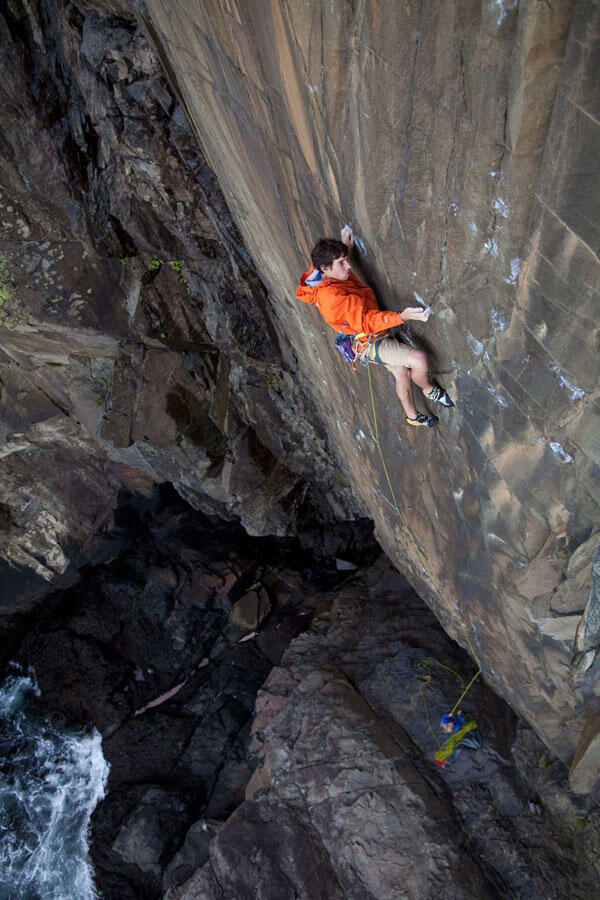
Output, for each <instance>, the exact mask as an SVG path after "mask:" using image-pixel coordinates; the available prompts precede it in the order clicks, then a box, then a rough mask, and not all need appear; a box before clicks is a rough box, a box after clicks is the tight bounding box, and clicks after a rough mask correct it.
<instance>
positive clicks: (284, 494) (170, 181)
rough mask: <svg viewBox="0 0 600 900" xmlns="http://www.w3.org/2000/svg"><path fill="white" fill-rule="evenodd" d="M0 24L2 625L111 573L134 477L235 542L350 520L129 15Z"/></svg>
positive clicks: (109, 9) (72, 13) (62, 10)
mask: <svg viewBox="0 0 600 900" xmlns="http://www.w3.org/2000/svg"><path fill="white" fill-rule="evenodd" d="M0 29H1V38H2V45H3V47H4V48H5V52H4V53H3V56H2V61H1V62H0V76H1V77H0V95H1V99H2V109H3V112H2V115H1V117H0V131H1V133H2V138H3V140H2V149H1V152H0V195H1V196H0V212H1V213H2V217H1V218H2V225H3V233H2V241H1V246H0V255H1V259H0V334H1V337H0V390H1V399H2V416H1V423H0V478H1V480H2V488H3V490H2V506H1V507H0V531H1V533H2V557H3V558H2V562H1V566H2V569H1V572H0V576H1V578H2V601H3V605H2V612H3V613H11V612H14V611H18V610H23V609H25V608H26V606H27V604H28V603H30V602H32V601H33V600H35V599H36V598H39V597H41V596H43V595H44V594H47V593H48V591H49V590H52V589H54V588H57V587H61V586H65V585H67V584H69V583H72V582H73V580H74V579H75V578H76V577H77V574H78V572H79V571H80V569H81V568H82V566H85V565H86V564H94V563H97V562H99V561H101V560H107V559H111V558H113V557H114V556H115V555H116V554H117V553H118V552H119V550H120V549H122V547H123V541H122V540H121V538H122V535H121V534H120V531H119V524H118V518H119V509H120V508H121V507H123V506H125V505H130V503H131V498H132V497H134V496H135V497H137V498H138V500H137V502H138V505H140V506H142V505H143V504H144V503H145V502H147V501H148V499H149V497H150V496H151V493H152V486H153V485H154V484H156V483H163V482H171V483H172V484H174V485H175V487H176V489H177V490H178V492H179V493H180V495H181V496H183V497H185V498H186V499H187V500H188V501H189V502H190V503H191V504H192V505H194V506H195V507H196V508H199V509H202V510H204V511H205V512H208V513H211V514H214V513H218V514H219V515H221V517H225V518H227V517H229V518H236V519H239V520H240V521H242V522H243V524H244V526H245V527H246V529H247V530H248V531H249V532H251V533H255V534H256V533H261V534H262V533H269V534H284V533H293V532H296V531H298V530H302V531H303V532H307V533H308V532H310V530H311V529H312V528H313V527H316V528H317V530H318V527H319V525H318V523H319V521H321V522H322V521H331V520H333V519H335V518H340V517H341V518H343V517H345V516H348V515H355V514H356V513H357V512H360V503H359V502H358V501H355V500H353V499H352V496H351V493H350V491H349V490H348V488H347V486H346V484H345V481H344V478H343V477H342V476H341V474H340V472H339V469H338V468H337V464H336V462H335V460H334V458H333V457H331V455H330V454H329V452H328V449H327V446H326V443H325V440H324V437H325V432H324V428H323V427H322V425H321V423H320V421H319V419H318V417H317V416H316V415H315V414H314V410H313V409H312V408H311V405H310V404H307V403H306V401H305V398H304V396H303V395H302V393H301V391H300V389H299V388H298V385H297V384H296V383H295V380H294V378H293V376H292V371H293V366H294V355H293V352H292V351H291V350H290V349H289V347H287V345H286V342H285V339H284V337H283V334H282V332H281V331H280V330H278V326H277V321H276V319H275V318H274V317H273V315H272V313H271V311H270V305H269V300H268V296H267V293H266V291H265V289H264V287H263V285H262V284H261V282H260V281H259V279H258V277H257V275H256V272H255V270H254V268H253V267H252V264H251V262H250V260H249V257H248V254H247V251H246V250H245V249H244V247H243V245H242V244H241V241H240V238H239V235H238V233H237V231H236V228H235V225H234V224H233V221H232V219H231V216H230V214H229V212H228V210H227V207H226V205H225V203H224V201H223V198H222V195H221V193H220V191H219V188H218V186H217V184H216V182H215V179H214V176H213V174H212V172H211V171H210V170H209V169H208V168H207V166H206V163H205V161H204V159H203V157H202V154H201V153H200V151H199V150H198V147H197V144H196V142H195V140H194V139H193V137H192V133H191V131H190V128H189V125H188V124H187V122H186V120H185V116H184V113H183V110H182V108H181V106H180V105H179V104H178V103H177V101H176V100H175V99H174V97H173V95H172V93H171V92H170V90H169V88H168V86H167V84H166V81H165V77H164V74H163V71H162V69H161V66H160V64H159V62H158V59H157V56H156V51H155V50H154V49H153V48H152V47H151V46H150V44H149V43H148V40H147V38H146V37H145V35H144V33H143V31H142V29H141V28H140V27H139V26H138V23H137V21H136V19H135V17H134V15H133V12H132V9H131V8H130V5H129V4H128V3H115V2H106V3H103V2H99V3H87V2H82V3H69V4H60V3H59V4H55V3H51V2H42V3H39V4H23V3H20V2H11V3H8V4H6V5H5V7H4V8H3V12H2V15H0ZM319 473H320V474H319ZM301 522H302V524H301Z"/></svg>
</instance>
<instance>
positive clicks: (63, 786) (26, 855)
mask: <svg viewBox="0 0 600 900" xmlns="http://www.w3.org/2000/svg"><path fill="white" fill-rule="evenodd" d="M37 696H39V691H38V689H37V685H36V683H35V678H34V677H33V675H32V674H30V675H27V676H25V675H15V676H11V677H9V678H8V679H7V680H6V681H5V682H4V684H3V685H2V687H1V688H0V721H1V723H2V729H1V734H0V832H4V834H2V840H1V841H0V896H2V897H7V898H13V897H14V898H17V897H18V898H25V897H28V898H29V897H31V898H34V897H36V898H37V897H40V898H41V897H43V898H44V900H73V898H77V900H92V898H95V897H96V896H97V894H96V891H95V888H94V881H93V872H92V867H91V864H90V861H89V858H88V830H89V823H90V817H91V815H92V812H93V811H94V809H95V808H96V806H97V804H98V802H99V801H100V800H101V799H102V797H103V796H104V790H105V785H106V780H107V778H108V764H107V762H106V760H105V759H104V756H103V755H102V745H101V738H100V735H99V734H98V732H96V731H93V732H92V733H90V734H75V733H72V732H67V731H64V730H62V729H59V728H58V727H57V726H56V725H54V724H53V723H52V722H51V721H49V720H48V719H47V718H46V717H44V716H43V715H42V713H41V712H40V711H39V709H36V708H35V707H36V706H39V703H38V704H35V699H36V697H37ZM32 701H33V702H32ZM4 823H7V826H8V827H7V826H6V825H4ZM5 829H6V830H5Z"/></svg>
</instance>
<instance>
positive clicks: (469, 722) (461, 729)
mask: <svg viewBox="0 0 600 900" xmlns="http://www.w3.org/2000/svg"><path fill="white" fill-rule="evenodd" d="M440 728H441V729H442V731H443V732H445V733H446V734H447V735H448V738H447V740H446V741H445V742H444V743H443V745H442V746H441V747H440V748H439V750H437V752H436V754H435V757H434V761H435V764H436V766H438V767H439V768H440V769H445V768H446V766H447V765H449V764H450V763H452V762H454V760H455V759H456V757H457V756H458V754H459V753H460V752H461V750H465V749H467V748H468V749H469V750H479V749H480V747H481V742H482V738H481V734H480V732H479V730H478V729H479V726H478V725H477V722H475V721H474V720H473V719H471V718H470V717H465V716H463V713H462V710H460V709H459V710H458V712H456V713H445V714H444V715H443V716H442V717H441V719H440Z"/></svg>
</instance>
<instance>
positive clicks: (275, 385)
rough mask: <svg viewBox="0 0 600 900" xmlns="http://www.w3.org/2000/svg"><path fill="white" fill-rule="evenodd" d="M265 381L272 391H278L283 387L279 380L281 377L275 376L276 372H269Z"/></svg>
mask: <svg viewBox="0 0 600 900" xmlns="http://www.w3.org/2000/svg"><path fill="white" fill-rule="evenodd" d="M265 381H266V383H267V387H268V388H269V390H271V391H278V390H279V389H280V387H281V381H280V380H279V376H278V375H276V374H275V372H267V373H266V375H265Z"/></svg>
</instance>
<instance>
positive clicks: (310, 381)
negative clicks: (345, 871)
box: [146, 0, 600, 788]
mask: <svg viewBox="0 0 600 900" xmlns="http://www.w3.org/2000/svg"><path fill="white" fill-rule="evenodd" d="M146 5H147V8H148V11H149V15H150V18H151V26H152V28H153V30H154V32H155V33H156V35H157V36H158V39H159V41H160V43H161V44H162V47H163V51H162V52H163V57H164V58H165V60H166V61H167V66H168V68H169V70H170V75H171V79H172V81H173V83H174V84H176V85H177V89H178V91H179V93H180V96H181V98H182V102H183V103H184V104H185V108H186V110H187V113H188V115H189V117H190V119H191V121H192V122H193V124H194V126H195V129H196V132H197V134H198V136H199V138H200V141H201V143H202V146H203V148H204V149H205V151H206V154H207V158H208V160H209V161H210V164H211V166H212V167H213V169H214V170H215V172H216V173H217V176H218V178H219V182H220V184H221V186H222V187H223V190H224V193H225V196H226V198H227V201H228V203H229V205H230V208H231V210H232V212H233V215H234V218H235V220H236V222H237V224H238V226H239V228H240V231H241V233H242V235H243V238H244V240H245V242H246V244H247V246H248V248H249V249H250V252H251V253H252V256H253V258H254V259H255V261H256V263H257V265H258V269H259V271H260V272H261V275H262V277H263V279H264V281H265V283H266V284H267V286H268V288H269V290H270V291H271V293H272V295H273V297H274V298H275V301H276V305H277V311H278V319H279V321H280V322H282V323H283V325H284V328H285V331H286V334H287V336H288V339H289V341H290V343H291V344H292V345H293V346H294V347H295V349H296V352H297V353H298V358H299V362H300V366H299V372H298V377H299V378H300V379H301V380H302V381H303V383H305V384H307V385H309V389H310V390H311V391H312V395H313V397H314V400H315V404H316V406H317V407H318V409H319V411H320V414H321V416H322V419H323V421H324V422H325V423H327V426H328V433H329V439H330V441H331V443H332V445H333V446H335V448H336V453H337V456H338V458H339V459H340V460H341V462H342V465H343V467H344V469H345V471H346V472H347V474H348V476H349V478H350V480H351V482H352V484H353V485H354V487H355V489H356V491H357V492H358V493H359V494H360V496H361V498H362V499H363V501H364V502H365V503H366V504H367V506H368V507H369V509H370V512H371V515H372V516H373V518H374V519H375V521H376V525H377V532H378V536H379V538H380V540H381V542H382V544H383V546H384V548H385V550H386V552H387V553H388V554H389V556H390V558H391V559H392V560H393V561H394V562H395V563H396V564H397V565H398V567H399V568H400V569H401V570H403V571H406V572H410V577H411V579H412V580H413V582H414V584H415V585H417V586H418V589H419V591H420V592H421V593H422V595H423V596H424V597H425V598H426V599H427V601H428V603H430V604H431V607H432V608H433V609H434V610H435V611H436V614H437V615H438V616H439V618H440V619H441V620H442V621H443V623H444V625H445V627H446V628H447V629H448V630H449V631H450V632H451V633H452V634H453V635H454V636H455V637H456V639H457V640H458V641H459V642H461V643H462V644H463V646H467V636H468V637H469V640H470V642H471V645H472V647H473V648H474V652H475V653H476V654H477V656H478V658H479V659H480V660H481V662H482V664H483V667H484V669H485V673H486V677H487V678H489V679H490V680H491V681H492V682H493V683H494V685H495V686H496V688H498V689H499V690H500V691H501V692H502V693H503V695H504V696H505V697H507V698H508V699H509V700H510V703H511V704H512V705H513V706H514V707H515V708H516V709H518V710H519V711H520V712H521V713H522V714H523V715H524V716H526V717H527V718H528V719H529V721H530V722H532V723H533V724H534V726H535V728H536V729H537V730H538V732H539V733H540V734H542V735H543V736H544V739H545V740H546V742H547V743H548V744H549V745H550V746H551V747H552V748H553V749H554V750H555V751H556V752H557V753H558V754H560V755H561V756H562V757H563V759H565V760H568V759H570V758H571V756H572V755H573V752H574V750H575V748H576V747H577V744H578V742H579V740H580V737H581V733H582V729H583V727H584V724H585V721H586V719H587V718H588V717H590V721H593V719H592V718H591V717H593V714H594V710H595V707H596V705H597V696H596V695H597V692H598V687H597V678H596V677H595V676H594V674H593V672H594V660H595V653H596V650H597V648H598V641H597V640H596V639H593V641H592V644H593V646H591V645H587V644H586V645H585V646H586V647H588V649H587V650H583V649H581V650H579V649H578V653H577V654H576V655H575V656H573V649H574V640H575V633H576V630H577V628H578V627H580V625H581V622H582V614H583V613H584V608H585V606H586V603H587V601H588V596H589V590H590V572H591V562H592V557H593V554H594V550H595V547H596V545H597V544H598V532H597V524H598V521H599V514H598V513H599V509H598V505H599V501H600V495H599V493H598V483H599V482H598V463H599V462H600V458H599V456H598V447H599V446H600V442H599V441H598V436H599V432H598V423H599V422H600V418H599V416H598V409H597V398H598V388H597V384H598V374H599V363H598V358H599V357H598V352H597V351H598V346H599V345H598V328H597V322H596V316H595V313H594V309H597V303H598V275H599V274H600V265H599V262H598V256H597V247H598V233H597V232H598V223H597V216H596V214H595V211H594V210H595V209H596V208H597V200H598V180H597V167H596V166H595V164H594V163H593V162H592V160H596V159H597V158H598V151H599V149H600V146H599V144H600V129H599V126H598V114H597V112H598V110H597V104H598V99H597V98H598V91H597V76H598V70H597V65H596V60H597V47H598V44H597V35H598V23H599V20H598V15H599V13H598V7H597V4H594V3H590V2H587V0H578V2H574V3H570V2H565V3H560V4H543V3H534V2H524V3H521V4H517V3H513V2H509V0H502V2H483V3H477V4H476V3H472V2H461V0H457V2H452V3H439V2H437V0H426V2H424V3H412V2H411V3H408V4H398V3H396V2H391V0H390V2H383V3H381V2H368V0H366V2H361V3H354V4H350V3H338V4H329V3H327V4H326V3H311V4H297V3H292V4H287V3H283V2H278V0H263V2H261V0H256V2H252V3H239V2H236V0H231V2H228V3H226V4H223V3H219V2H213V0H201V2H199V3H190V2H186V0H177V2H174V3H171V4H168V5H165V4H162V3H158V2H155V0H148V2H147V4H146ZM349 220H351V221H352V222H353V224H354V226H355V228H356V230H357V232H358V234H359V236H360V238H361V241H362V243H361V249H362V251H363V252H361V254H360V255H359V256H358V257H357V263H358V264H359V266H360V269H361V271H362V274H363V275H364V277H365V278H366V279H367V280H369V282H370V283H372V284H373V285H374V286H375V287H376V288H377V290H378V294H379V298H380V301H381V304H382V306H384V307H387V308H392V309H394V308H395V309H398V308H399V309H401V308H403V306H405V305H406V304H407V300H408V301H409V302H410V300H411V296H412V295H413V293H414V292H416V293H417V294H419V296H421V297H424V298H426V300H427V302H428V303H430V304H431V305H432V307H433V310H434V316H433V318H432V319H431V320H430V323H429V324H428V325H427V326H418V327H415V328H413V329H410V330H409V329H405V332H406V338H407V340H409V341H410V340H412V339H414V340H416V341H417V342H418V343H419V344H421V345H423V346H425V347H426V348H427V349H429V350H430V351H431V353H432V359H433V367H434V370H435V372H436V374H437V376H438V378H439V380H440V381H441V382H442V383H443V384H444V385H445V386H446V387H448V389H449V390H450V393H451V394H452V395H453V396H455V397H456V399H457V408H456V410H452V411H451V412H450V413H443V415H442V424H441V426H440V427H439V428H438V429H436V430H434V431H433V432H427V433H425V434H423V433H420V432H418V433H413V432H410V431H407V430H406V429H405V428H403V424H402V416H401V410H400V408H399V406H398V405H397V404H396V403H395V399H394V397H393V393H392V387H391V384H390V383H389V379H388V377H387V376H386V374H385V373H384V372H379V371H377V372H374V374H373V380H374V384H375V394H376V407H377V415H378V419H379V430H380V434H381V449H382V452H383V454H384V457H385V459H386V463H387V467H388V469H389V471H390V475H391V479H392V482H393V485H394V490H395V494H396V496H397V497H398V498H399V501H400V507H401V513H402V514H401V516H400V517H399V516H398V515H397V513H396V511H395V510H394V508H393V506H392V504H390V502H388V489H387V486H386V481H385V477H384V474H383V471H382V466H381V462H380V459H379V456H378V450H377V446H376V443H375V441H374V440H372V434H373V430H374V426H373V422H372V418H371V403H370V398H369V393H368V388H367V379H366V376H365V374H364V373H361V374H360V375H359V376H354V377H353V376H352V375H351V374H350V373H349V371H348V370H347V369H345V368H344V364H343V363H342V362H341V360H340V359H339V356H338V354H336V353H335V351H334V350H333V349H332V333H331V332H329V333H326V327H325V326H323V324H322V321H321V320H320V317H319V314H318V312H317V311H316V310H315V309H309V308H307V307H305V306H302V305H301V304H299V303H297V302H296V301H295V300H294V299H293V298H294V291H295V286H296V284H297V281H298V276H299V274H300V273H301V272H302V271H303V269H304V268H305V267H306V263H307V254H308V250H309V248H310V246H311V244H312V242H313V241H314V240H315V239H316V238H317V237H318V236H320V235H322V234H336V233H337V231H338V229H339V227H340V226H341V225H342V223H343V222H345V221H349ZM413 302H414V300H413ZM420 402H422V401H420ZM369 435H371V437H369ZM365 436H366V437H365ZM561 598H562V600H561ZM565 598H566V601H567V602H566V606H565V605H564V602H565ZM561 604H562V605H561ZM583 625H585V622H584V623H583ZM581 627H583V626H581ZM581 627H580V631H581ZM592 630H593V629H592ZM591 673H592V674H591ZM589 740H590V739H589V734H588V735H587V736H586V746H588V745H590V746H592V745H593V741H592V743H591V744H589ZM592 771H594V769H593V767H592ZM595 771H596V772H597V771H598V769H597V768H596V769H595ZM584 780H585V781H586V784H587V788H591V787H593V786H594V784H595V778H594V777H588V778H587V779H584Z"/></svg>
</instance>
